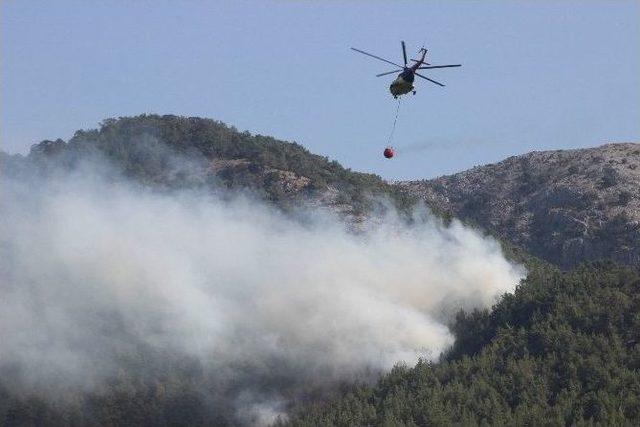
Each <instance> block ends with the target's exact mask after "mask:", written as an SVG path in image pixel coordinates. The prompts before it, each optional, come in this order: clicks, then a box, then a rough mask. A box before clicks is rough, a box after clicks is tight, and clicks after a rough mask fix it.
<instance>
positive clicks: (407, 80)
mask: <svg viewBox="0 0 640 427" xmlns="http://www.w3.org/2000/svg"><path fill="white" fill-rule="evenodd" d="M401 43H402V57H403V58H404V66H402V65H399V64H396V63H395V62H391V61H389V60H386V59H384V58H380V57H379V56H376V55H372V54H370V53H368V52H365V51H364V50H360V49H356V48H355V47H352V48H351V50H355V51H356V52H358V53H362V54H364V55H367V56H370V57H372V58H375V59H377V60H380V61H382V62H386V63H387V64H391V65H395V66H396V67H398V69H396V70H393V71H387V72H386V73H381V74H377V75H376V77H382V76H386V75H389V74H393V73H397V72H398V71H400V74H398V77H397V78H396V79H395V80H394V81H393V82H392V83H391V86H389V91H390V92H391V95H393V97H394V98H398V96H400V95H404V94H406V93H409V92H413V94H414V95H415V94H416V90H415V88H414V86H413V81H414V79H415V76H418V77H420V78H423V79H425V80H429V81H430V82H431V83H434V84H437V85H438V86H444V85H443V84H442V83H440V82H437V81H435V80H433V79H430V78H429V77H426V76H423V75H422V74H418V73H417V72H416V71H418V70H427V69H433V68H450V67H460V66H462V64H454V65H431V64H429V63H428V62H425V57H426V56H427V49H425V48H424V47H422V48H421V49H420V51H419V52H418V54H422V57H421V58H420V59H412V60H411V61H412V62H415V64H413V65H412V66H410V67H408V66H407V49H406V47H405V44H404V41H402V42H401Z"/></svg>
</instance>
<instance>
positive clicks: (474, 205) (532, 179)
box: [399, 143, 640, 268]
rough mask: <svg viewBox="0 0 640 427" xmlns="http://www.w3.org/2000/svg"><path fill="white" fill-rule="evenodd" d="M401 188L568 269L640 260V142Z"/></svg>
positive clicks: (528, 159)
mask: <svg viewBox="0 0 640 427" xmlns="http://www.w3.org/2000/svg"><path fill="white" fill-rule="evenodd" d="M399 187H400V188H401V189H403V190H404V191H407V192H408V193H409V194H410V195H413V196H418V197H421V198H423V199H424V200H425V201H426V202H427V203H428V204H430V205H432V206H435V207H436V208H437V209H440V210H442V211H444V212H448V213H449V214H450V215H453V216H455V217H458V218H460V219H462V220H464V221H467V222H470V223H472V224H475V225H477V226H480V227H481V228H483V229H485V230H487V231H489V232H491V233H494V234H496V235H497V236H499V237H500V238H502V239H504V240H506V241H508V242H511V243H513V244H515V245H516V246H519V247H522V248H524V249H525V250H527V251H528V252H530V253H531V254H533V255H535V256H537V257H540V258H542V259H544V260H547V261H549V262H551V263H554V264H556V265H559V266H561V267H564V268H569V267H572V266H575V265H577V264H579V263H581V262H584V261H588V260H595V259H599V258H612V259H614V260H616V261H619V262H622V263H626V264H637V263H640V197H639V195H640V144H633V143H624V144H607V145H603V146H601V147H597V148H587V149H578V150H555V151H541V152H531V153H528V154H524V155H521V156H514V157H510V158H508V159H506V160H504V161H501V162H499V163H496V164H490V165H486V166H478V167H474V168H473V169H470V170H467V171H464V172H460V173H457V174H454V175H449V176H443V177H440V178H436V179H431V180H422V181H409V182H402V183H400V184H399Z"/></svg>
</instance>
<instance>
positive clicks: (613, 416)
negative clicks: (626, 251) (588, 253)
mask: <svg viewBox="0 0 640 427" xmlns="http://www.w3.org/2000/svg"><path fill="white" fill-rule="evenodd" d="M453 331H454V333H455V335H456V338H457V340H456V344H455V346H454V348H452V349H451V351H450V352H449V353H448V354H447V355H444V356H443V360H442V361H441V362H440V363H429V362H420V363H418V365H417V366H415V367H413V368H407V367H403V366H398V367H396V368H395V369H394V370H393V371H392V372H391V373H389V374H388V375H386V376H384V377H383V378H382V379H381V380H380V381H379V383H378V384H377V385H375V386H372V387H370V386H360V387H356V388H354V389H353V390H351V391H349V392H348V393H346V394H345V395H344V396H343V397H342V398H341V399H338V400H334V401H330V402H326V403H322V404H317V405H316V406H314V407H313V408H312V409H311V410H309V409H306V410H305V411H302V412H300V413H299V414H298V415H297V416H296V417H294V418H293V419H292V420H291V424H293V425H337V426H347V425H451V424H462V425H576V424H577V425H582V424H588V423H592V422H594V423H597V424H606V425H637V424H638V422H640V275H639V272H638V270H637V269H636V270H634V269H632V268H629V267H619V266H616V265H614V264H608V263H597V264H593V265H590V266H584V267H580V268H577V269H576V270H574V271H572V272H569V273H560V272H557V271H552V270H544V269H543V270H540V271H536V272H533V273H531V274H530V276H529V278H528V279H527V280H526V281H525V282H524V283H523V284H522V285H520V286H519V288H518V289H517V291H516V292H515V294H514V295H505V296H504V297H503V298H502V300H501V301H500V302H499V303H498V304H497V305H496V306H495V307H494V308H493V310H491V311H477V312H474V313H460V314H459V315H458V317H457V319H456V321H455V323H454V325H453Z"/></svg>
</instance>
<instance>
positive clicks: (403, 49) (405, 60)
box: [402, 40, 407, 67]
mask: <svg viewBox="0 0 640 427" xmlns="http://www.w3.org/2000/svg"><path fill="white" fill-rule="evenodd" d="M402 57H403V58H404V66H405V67H406V66H407V49H406V48H405V47H404V40H402Z"/></svg>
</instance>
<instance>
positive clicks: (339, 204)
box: [0, 115, 415, 221]
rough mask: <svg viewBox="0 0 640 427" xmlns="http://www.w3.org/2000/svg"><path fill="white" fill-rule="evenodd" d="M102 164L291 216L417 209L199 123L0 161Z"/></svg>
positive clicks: (121, 131) (283, 148)
mask: <svg viewBox="0 0 640 427" xmlns="http://www.w3.org/2000/svg"><path fill="white" fill-rule="evenodd" d="M95 158H100V159H102V160H105V159H106V161H107V162H108V163H109V164H110V165H111V166H112V167H115V168H116V170H117V171H118V172H121V173H123V174H124V175H125V176H128V177H130V178H133V179H135V180H136V181H138V182H141V183H143V184H145V185H149V186H154V187H157V188H163V189H172V188H175V189H185V188H200V189H202V188H204V189H207V190H211V191H217V192H220V191H222V190H230V191H244V192H247V193H250V194H252V195H254V196H257V197H258V198H261V199H264V200H266V201H268V202H271V203H273V204H275V205H276V206H278V207H280V208H283V209H285V210H286V209H290V208H292V207H294V206H296V205H300V204H309V205H311V206H323V207H328V208H330V209H331V210H332V211H334V212H338V213H340V214H342V215H343V216H346V217H349V218H350V219H351V220H356V221H359V220H361V219H362V218H363V215H364V214H365V213H368V212H371V211H373V210H385V209H386V208H387V205H386V201H390V204H391V205H395V207H396V208H398V209H399V210H404V209H406V208H408V207H409V206H411V205H412V202H411V200H408V199H407V197H408V196H407V195H406V194H403V193H401V192H398V191H396V190H395V188H394V187H393V186H392V185H390V184H389V183H387V182H386V181H384V180H383V179H382V178H380V177H379V176H377V175H373V174H367V173H359V172H353V171H351V170H350V169H347V168H344V167H342V166H341V165H340V164H339V163H338V162H336V161H331V160H329V159H328V158H326V157H323V156H319V155H316V154H312V153H310V152H309V151H308V150H307V149H305V148H304V147H302V146H301V145H299V144H297V143H295V142H286V141H279V140H277V139H275V138H272V137H269V136H263V135H252V134H250V133H249V132H246V131H245V132H240V131H238V130H237V129H235V128H233V127H230V126H227V125H225V124H224V123H222V122H219V121H215V120H211V119H205V118H198V117H179V116H173V115H164V116H159V115H140V116H136V117H121V118H118V119H107V120H105V121H103V122H102V123H101V126H100V128H99V129H91V130H80V131H77V132H76V133H75V135H74V136H73V137H72V138H71V139H70V140H69V141H63V140H61V139H58V140H55V141H52V140H45V141H42V142H40V143H38V144H35V145H33V146H32V148H31V151H30V153H29V155H28V156H27V157H26V158H21V156H7V155H4V156H2V157H0V162H2V163H4V165H5V166H6V167H7V168H16V169H18V168H19V167H18V165H19V164H20V163H22V164H24V163H35V164H36V165H37V166H38V167H39V168H40V169H41V170H42V171H46V170H49V169H51V168H52V167H59V166H63V167H65V168H73V167H75V166H76V165H78V164H80V163H82V161H83V160H87V159H95ZM3 159H4V160H3ZM414 200H415V199H414Z"/></svg>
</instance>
